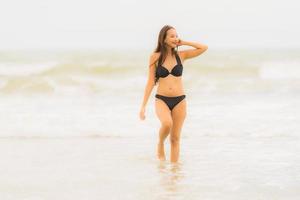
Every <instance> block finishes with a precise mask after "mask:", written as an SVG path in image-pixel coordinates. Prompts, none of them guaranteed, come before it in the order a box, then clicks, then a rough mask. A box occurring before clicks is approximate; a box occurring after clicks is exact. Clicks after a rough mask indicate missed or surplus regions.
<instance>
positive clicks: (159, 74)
mask: <svg viewBox="0 0 300 200" xmlns="http://www.w3.org/2000/svg"><path fill="white" fill-rule="evenodd" d="M181 45H188V46H192V47H194V49H189V50H183V51H178V46H181ZM206 50H207V46H206V45H203V44H200V43H196V42H187V41H183V40H181V39H179V38H178V36H177V33H176V30H175V28H174V27H172V26H169V25H165V26H164V27H163V28H162V29H161V30H160V33H159V37H158V44H157V47H156V49H155V51H154V52H153V53H152V54H151V56H150V59H149V74H148V81H147V84H146V87H145V93H144V99H143V103H142V106H141V110H140V119H141V120H144V119H145V108H146V104H147V101H148V99H149V96H150V94H151V91H152V89H153V87H154V86H155V85H156V83H157V82H158V87H157V91H156V95H155V97H156V99H155V112H156V115H157V117H158V119H159V120H160V122H161V127H160V129H159V141H158V144H157V157H158V159H159V160H165V159H166V158H165V152H164V141H165V139H166V137H167V136H168V135H169V133H170V143H171V155H170V161H171V162H177V161H178V158H179V140H180V132H181V128H182V125H183V122H184V119H185V116H186V98H185V92H184V90H183V85H182V79H181V76H182V71H183V65H182V63H183V62H184V61H185V60H186V59H189V58H193V57H196V56H199V55H200V54H201V53H203V52H204V51H206Z"/></svg>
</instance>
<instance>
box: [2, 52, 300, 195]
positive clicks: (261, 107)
mask: <svg viewBox="0 0 300 200" xmlns="http://www.w3.org/2000/svg"><path fill="white" fill-rule="evenodd" d="M150 53H151V51H147V50H141V51H138V50H128V51H121V50H106V51H105V50H31V51H25V50H23V51H21V50H19V51H1V52H0V109H1V114H0V122H1V126H0V143H1V145H0V148H1V150H2V151H1V157H2V161H1V165H0V166H1V167H0V171H1V177H2V179H1V180H0V197H2V199H51V200H53V199H72V200H74V199H122V200H123V199H210V200H211V199H224V200H227V199H231V200H232V199H285V200H286V199H296V198H297V197H298V196H299V195H300V192H299V191H300V170H299V169H300V156H299V152H300V149H299V144H300V139H299V133H300V104H299V102H300V56H299V55H300V49H227V50H226V49H223V50H221V49H208V51H207V52H205V53H204V54H203V55H201V56H199V57H197V58H194V59H191V60H186V61H185V62H184V63H183V65H184V70H183V83H184V88H185V92H186V96H187V117H186V120H185V123H184V126H183V129H182V134H181V153H180V158H179V163H178V164H172V163H170V162H169V161H168V160H169V158H168V156H169V153H170V145H169V141H168V140H166V145H165V147H166V155H167V161H165V162H162V161H158V160H156V157H155V152H156V149H155V148H156V143H157V142H158V129H159V126H160V124H159V121H158V119H157V118H156V116H155V112H154V94H155V89H156V88H154V90H153V91H152V94H151V97H150V99H149V101H148V104H147V109H146V120H145V121H140V120H139V118H138V114H139V109H140V106H141V103H142V98H143V92H144V87H145V84H146V80H147V73H148V60H149V55H150Z"/></svg>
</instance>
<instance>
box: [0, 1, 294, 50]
mask: <svg viewBox="0 0 300 200" xmlns="http://www.w3.org/2000/svg"><path fill="white" fill-rule="evenodd" d="M299 4H300V3H297V1H296V0H285V1H282V0H280V1H278V0H251V1H250V0H247V1H245V0H207V1H203V0H185V1H179V0H151V1H150V0H110V1H104V0H103V1H102V0H44V1H41V0H26V1H20V0H0V5H1V6H0V49H39V48H42V49H64V48H66V49H68V48H70V49H73V48H74V49H76V48H77V49H78V48H79V49H80V48H96V49H153V48H154V47H155V46H156V42H157V37H158V33H159V30H160V29H161V28H162V26H164V25H165V24H169V25H172V26H173V27H175V28H176V31H177V33H178V36H179V37H180V38H181V39H183V40H186V41H195V42H200V43H205V44H207V45H208V46H209V47H210V48H249V47H255V48H256V47H262V48H268V47H272V48H277V47H278V48H281V47H293V48H298V47H300V39H299V35H300V26H299V20H298V19H300V12H298V10H299V8H300V6H299Z"/></svg>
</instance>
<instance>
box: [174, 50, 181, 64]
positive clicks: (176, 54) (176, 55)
mask: <svg viewBox="0 0 300 200" xmlns="http://www.w3.org/2000/svg"><path fill="white" fill-rule="evenodd" d="M175 57H176V60H177V64H178V65H181V60H180V58H179V55H178V53H177V52H176V53H175Z"/></svg>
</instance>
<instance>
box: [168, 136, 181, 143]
mask: <svg viewBox="0 0 300 200" xmlns="http://www.w3.org/2000/svg"><path fill="white" fill-rule="evenodd" d="M179 140H180V138H179V136H177V135H174V134H171V136H170V142H171V144H173V145H174V144H178V143H179Z"/></svg>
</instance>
